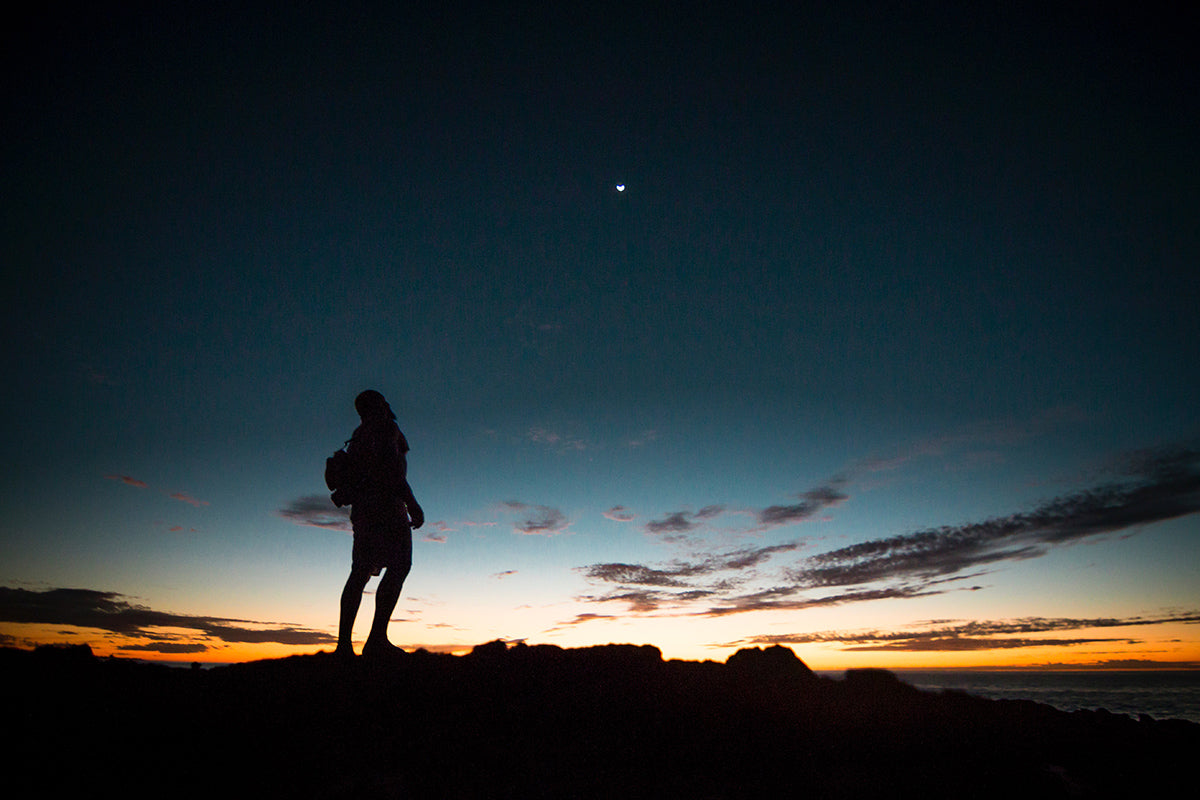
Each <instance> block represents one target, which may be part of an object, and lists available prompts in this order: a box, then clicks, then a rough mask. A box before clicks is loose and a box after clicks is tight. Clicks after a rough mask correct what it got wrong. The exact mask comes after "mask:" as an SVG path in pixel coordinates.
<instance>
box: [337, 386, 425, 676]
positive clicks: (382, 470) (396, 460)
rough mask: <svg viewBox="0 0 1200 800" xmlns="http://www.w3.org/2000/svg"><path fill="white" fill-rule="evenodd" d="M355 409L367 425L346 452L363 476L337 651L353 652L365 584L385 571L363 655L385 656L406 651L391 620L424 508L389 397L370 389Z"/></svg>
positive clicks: (353, 513)
mask: <svg viewBox="0 0 1200 800" xmlns="http://www.w3.org/2000/svg"><path fill="white" fill-rule="evenodd" d="M354 408H355V410H357V411H358V415H359V416H360V417H361V418H362V424H360V425H359V426H358V427H357V428H356V429H355V430H354V435H353V436H352V437H351V439H350V444H349V445H348V447H347V452H349V453H350V455H351V457H352V458H353V463H354V464H355V465H356V472H357V473H358V475H359V476H360V477H359V480H358V481H357V482H356V485H355V487H354V492H353V495H352V502H351V505H350V523H351V525H352V527H353V528H354V552H353V556H352V558H351V566H350V577H349V578H347V579H346V587H345V588H344V589H342V606H341V619H340V622H339V624H338V645H337V653H338V655H342V656H353V655H354V647H353V645H352V644H351V641H350V636H351V633H352V632H353V630H354V618H355V617H356V616H358V607H359V605H360V604H361V603H362V595H363V589H364V588H366V585H367V581H368V580H369V579H370V578H371V576H373V575H378V574H379V573H380V572H381V571H383V578H382V579H381V580H380V582H379V586H378V588H377V589H376V590H375V616H374V618H373V619H372V621H371V632H370V634H368V636H367V641H366V644H364V645H363V655H365V656H377V655H383V656H386V655H390V654H396V653H399V652H401V650H400V648H398V647H396V646H395V645H393V644H392V643H391V642H389V641H388V638H387V627H388V621H389V620H390V619H391V616H392V611H393V610H394V609H395V608H396V602H397V601H398V600H399V599H400V589H401V588H402V587H403V586H404V579H405V578H407V577H408V572H409V570H410V569H411V568H412V530H413V528H419V527H421V525H423V524H424V523H425V512H424V511H422V510H421V506H420V505H419V504H418V503H417V500H416V498H415V497H413V492H412V488H411V487H410V486H409V485H408V462H407V459H406V457H405V454H406V453H407V452H408V442H407V441H406V440H405V438H404V434H403V433H401V432H400V428H399V427H398V426H397V425H396V415H395V414H394V413H392V408H391V406H389V405H388V402H387V400H385V399H384V397H383V395H381V394H380V393H379V392H376V391H375V390H373V389H368V390H367V391H365V392H363V393H362V394H360V395H359V396H358V397H356V398H355V399H354Z"/></svg>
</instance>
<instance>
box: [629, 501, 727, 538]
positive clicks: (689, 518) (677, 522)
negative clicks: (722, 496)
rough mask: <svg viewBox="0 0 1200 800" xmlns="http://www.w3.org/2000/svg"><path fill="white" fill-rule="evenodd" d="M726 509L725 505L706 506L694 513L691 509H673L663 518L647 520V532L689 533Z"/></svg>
mask: <svg viewBox="0 0 1200 800" xmlns="http://www.w3.org/2000/svg"><path fill="white" fill-rule="evenodd" d="M724 511H725V507H724V506H722V505H710V506H705V507H704V508H702V509H700V510H699V511H696V512H694V513H693V512H691V511H673V512H671V513H670V514H667V516H666V517H664V518H663V519H660V520H650V521H649V522H647V523H646V532H647V533H656V534H664V533H665V534H677V533H687V532H689V531H692V530H695V529H696V528H699V527H700V526H702V525H703V524H704V521H706V520H710V519H713V518H715V517H718V516H720V515H721V513H722V512H724Z"/></svg>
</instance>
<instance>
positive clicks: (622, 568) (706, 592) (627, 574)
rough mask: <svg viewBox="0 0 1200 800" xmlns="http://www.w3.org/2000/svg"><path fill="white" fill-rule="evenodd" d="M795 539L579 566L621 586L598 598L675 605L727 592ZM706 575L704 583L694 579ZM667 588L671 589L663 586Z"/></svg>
mask: <svg viewBox="0 0 1200 800" xmlns="http://www.w3.org/2000/svg"><path fill="white" fill-rule="evenodd" d="M799 547H801V544H800V543H799V542H786V543H783V544H776V545H768V546H763V547H744V548H738V549H734V550H728V551H724V552H721V553H716V554H713V555H710V556H708V557H705V558H701V559H698V560H692V561H684V560H679V561H673V562H671V563H669V564H666V565H663V566H661V567H657V568H656V567H649V566H646V565H644V564H627V563H621V562H612V563H602V564H592V565H591V566H588V567H583V568H582V569H581V570H580V571H581V572H582V573H583V575H584V577H586V578H588V579H589V580H592V581H597V582H601V583H612V584H617V585H618V586H619V587H620V588H618V589H616V590H614V591H612V592H610V593H608V594H605V595H603V596H602V597H598V598H590V599H593V600H596V601H603V602H612V601H619V602H626V603H629V605H630V607H631V609H632V610H635V611H651V610H657V609H659V608H662V607H676V606H680V605H685V604H687V603H693V602H696V601H698V600H702V599H709V598H714V597H716V596H717V595H719V594H720V593H723V592H728V591H730V590H731V589H733V588H734V587H735V586H737V585H739V584H740V583H741V582H744V581H745V580H747V579H748V578H749V577H750V576H751V575H752V570H753V568H754V567H757V566H759V565H762V564H764V563H766V562H767V561H769V560H770V559H771V558H772V557H774V556H775V555H776V554H779V553H788V552H792V551H794V550H796V549H798V548H799ZM698 579H704V581H703V583H697V580H698ZM664 590H669V591H664Z"/></svg>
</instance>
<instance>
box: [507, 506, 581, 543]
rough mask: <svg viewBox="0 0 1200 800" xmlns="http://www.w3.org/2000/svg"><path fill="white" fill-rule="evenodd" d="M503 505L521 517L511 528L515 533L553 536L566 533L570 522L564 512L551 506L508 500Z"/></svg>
mask: <svg viewBox="0 0 1200 800" xmlns="http://www.w3.org/2000/svg"><path fill="white" fill-rule="evenodd" d="M504 507H505V508H507V509H508V510H509V511H514V512H516V513H518V514H519V515H521V516H522V517H523V519H521V520H519V521H518V522H517V523H516V524H515V525H514V528H513V529H514V531H515V532H516V533H520V534H524V535H527V536H554V535H557V534H560V533H566V532H567V528H568V526H570V524H571V521H570V520H569V519H567V515H566V514H564V513H563V512H561V511H559V510H558V509H557V508H553V507H551V506H541V505H529V504H527V503H521V502H518V501H516V500H509V501H506V502H505V503H504Z"/></svg>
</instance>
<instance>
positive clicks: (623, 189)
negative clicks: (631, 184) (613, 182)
mask: <svg viewBox="0 0 1200 800" xmlns="http://www.w3.org/2000/svg"><path fill="white" fill-rule="evenodd" d="M617 191H618V192H623V191H625V184H623V183H618V184H617Z"/></svg>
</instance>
